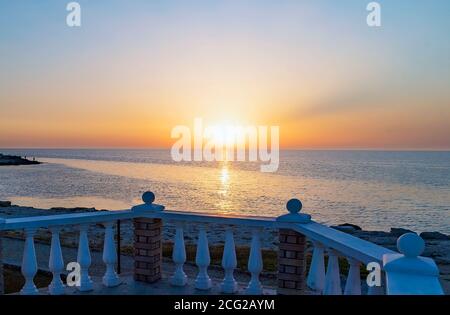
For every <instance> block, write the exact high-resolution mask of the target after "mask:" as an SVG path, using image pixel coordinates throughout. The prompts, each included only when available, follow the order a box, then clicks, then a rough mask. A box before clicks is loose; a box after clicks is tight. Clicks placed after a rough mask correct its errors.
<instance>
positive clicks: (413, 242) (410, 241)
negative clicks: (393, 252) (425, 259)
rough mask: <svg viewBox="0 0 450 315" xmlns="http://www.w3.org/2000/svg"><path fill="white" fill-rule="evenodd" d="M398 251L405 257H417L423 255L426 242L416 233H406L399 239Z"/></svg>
mask: <svg viewBox="0 0 450 315" xmlns="http://www.w3.org/2000/svg"><path fill="white" fill-rule="evenodd" d="M397 249H398V251H399V252H400V253H402V254H403V255H405V257H417V256H420V255H421V254H422V253H423V251H424V249H425V242H424V240H423V239H422V238H421V237H420V236H419V235H417V234H416V233H406V234H403V235H402V236H400V237H399V238H398V239H397Z"/></svg>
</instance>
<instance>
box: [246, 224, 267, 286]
mask: <svg viewBox="0 0 450 315" xmlns="http://www.w3.org/2000/svg"><path fill="white" fill-rule="evenodd" d="M262 269H263V260H262V254H261V240H260V232H259V230H258V229H253V231H252V243H251V247H250V257H249V258H248V271H250V273H251V279H250V282H249V283H248V287H247V290H246V291H245V292H246V293H247V294H262V285H261V282H260V281H259V274H260V273H261V271H262Z"/></svg>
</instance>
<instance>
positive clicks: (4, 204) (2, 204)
mask: <svg viewBox="0 0 450 315" xmlns="http://www.w3.org/2000/svg"><path fill="white" fill-rule="evenodd" d="M0 207H11V201H0Z"/></svg>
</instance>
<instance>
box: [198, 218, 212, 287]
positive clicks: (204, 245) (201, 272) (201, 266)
mask: <svg viewBox="0 0 450 315" xmlns="http://www.w3.org/2000/svg"><path fill="white" fill-rule="evenodd" d="M210 262H211V259H210V257H209V248H208V238H207V236H206V231H205V228H204V227H203V226H201V227H200V232H199V235H198V242H197V254H196V257H195V263H196V264H197V267H198V275H197V278H196V279H195V288H196V289H199V290H208V289H210V288H211V286H212V282H211V279H210V278H209V276H208V266H209V264H210Z"/></svg>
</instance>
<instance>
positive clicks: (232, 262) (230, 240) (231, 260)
mask: <svg viewBox="0 0 450 315" xmlns="http://www.w3.org/2000/svg"><path fill="white" fill-rule="evenodd" d="M236 266H237V260H236V248H235V245H234V237H233V231H232V230H231V228H228V229H227V230H226V232H225V246H224V248H223V257H222V267H223V269H224V271H225V277H224V279H223V282H222V286H221V289H222V292H223V293H235V292H236V291H237V290H238V285H237V282H236V280H235V279H234V269H235V268H236Z"/></svg>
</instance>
